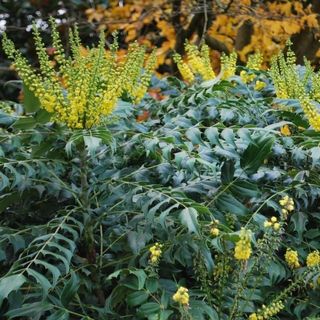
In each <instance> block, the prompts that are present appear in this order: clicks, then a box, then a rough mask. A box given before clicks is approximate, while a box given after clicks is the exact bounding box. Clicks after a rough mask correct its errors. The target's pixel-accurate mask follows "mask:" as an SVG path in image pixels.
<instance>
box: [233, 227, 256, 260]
mask: <svg viewBox="0 0 320 320" xmlns="http://www.w3.org/2000/svg"><path fill="white" fill-rule="evenodd" d="M239 236H240V240H238V242H237V243H236V246H235V249H234V257H235V258H236V259H237V260H248V259H249V258H250V255H251V252H252V250H251V239H250V238H251V231H250V230H246V229H244V228H242V229H241V231H240V235H239Z"/></svg>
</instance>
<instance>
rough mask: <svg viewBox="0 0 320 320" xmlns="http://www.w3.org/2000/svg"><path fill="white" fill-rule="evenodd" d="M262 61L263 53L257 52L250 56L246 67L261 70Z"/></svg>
mask: <svg viewBox="0 0 320 320" xmlns="http://www.w3.org/2000/svg"><path fill="white" fill-rule="evenodd" d="M262 62H263V55H262V54H261V53H260V52H256V53H254V54H251V55H250V56H249V57H248V61H247V64H246V67H247V68H248V69H252V70H260V69H261V65H262Z"/></svg>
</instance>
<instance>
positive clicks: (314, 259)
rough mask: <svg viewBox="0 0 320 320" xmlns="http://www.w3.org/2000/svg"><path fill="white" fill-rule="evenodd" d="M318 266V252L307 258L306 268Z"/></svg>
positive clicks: (319, 260) (319, 256)
mask: <svg viewBox="0 0 320 320" xmlns="http://www.w3.org/2000/svg"><path fill="white" fill-rule="evenodd" d="M319 265H320V253H319V251H313V252H311V253H309V254H308V256H307V266H308V267H315V266H319Z"/></svg>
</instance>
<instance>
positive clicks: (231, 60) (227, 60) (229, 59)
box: [221, 52, 238, 80]
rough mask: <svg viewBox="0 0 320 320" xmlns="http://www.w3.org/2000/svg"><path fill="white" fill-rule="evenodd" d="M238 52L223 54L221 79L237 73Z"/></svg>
mask: <svg viewBox="0 0 320 320" xmlns="http://www.w3.org/2000/svg"><path fill="white" fill-rule="evenodd" d="M237 58H238V56H237V54H236V53H235V52H232V53H231V54H230V55H229V56H227V55H225V54H222V56H221V79H223V80H225V79H228V78H229V77H232V76H234V75H235V74H236V65H237Z"/></svg>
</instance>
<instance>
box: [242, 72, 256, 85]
mask: <svg viewBox="0 0 320 320" xmlns="http://www.w3.org/2000/svg"><path fill="white" fill-rule="evenodd" d="M255 77H256V75H255V74H254V73H248V72H247V71H245V70H242V71H241V72H240V78H241V80H242V81H243V82H244V83H249V82H252V81H253V80H254V79H255Z"/></svg>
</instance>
